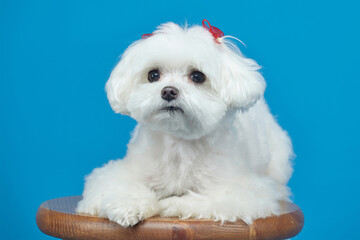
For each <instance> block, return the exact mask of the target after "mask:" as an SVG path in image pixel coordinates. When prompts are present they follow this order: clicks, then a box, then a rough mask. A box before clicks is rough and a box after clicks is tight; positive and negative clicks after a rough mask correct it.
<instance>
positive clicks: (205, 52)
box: [106, 23, 265, 139]
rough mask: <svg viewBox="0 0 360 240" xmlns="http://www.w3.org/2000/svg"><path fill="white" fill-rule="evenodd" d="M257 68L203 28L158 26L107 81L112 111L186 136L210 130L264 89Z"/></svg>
mask: <svg viewBox="0 0 360 240" xmlns="http://www.w3.org/2000/svg"><path fill="white" fill-rule="evenodd" d="M259 68H260V67H259V66H258V65H257V63H256V62H255V61H253V60H251V59H248V58H245V57H244V56H242V55H241V53H240V52H235V51H233V50H232V49H231V48H230V47H229V46H228V45H227V44H225V42H220V44H219V43H218V42H216V41H214V37H213V35H212V34H211V33H210V32H209V31H208V30H206V29H205V28H203V27H200V26H194V27H191V28H188V27H184V28H182V27H180V26H179V25H176V24H174V23H166V24H163V25H161V26H160V27H159V28H158V29H157V30H156V31H155V32H154V33H153V34H152V36H151V37H148V38H145V39H141V40H139V41H137V42H135V43H134V44H132V45H131V46H130V47H129V48H128V49H127V50H126V51H125V53H124V54H123V56H122V58H121V60H120V62H119V63H118V65H117V66H116V67H115V69H114V70H113V72H112V73H111V76H110V78H109V80H108V82H107V83H106V91H107V95H108V98H109V101H110V104H111V107H112V108H113V110H114V111H115V112H117V113H122V114H127V115H130V116H131V117H133V118H134V119H135V120H137V121H138V122H140V123H142V124H146V125H148V126H150V127H151V128H153V129H155V130H159V131H165V132H168V133H170V134H173V135H175V136H177V137H181V138H185V139H196V138H200V137H202V136H204V135H206V134H207V133H209V132H210V131H212V130H213V129H214V128H215V127H216V126H217V125H218V124H219V122H220V120H221V119H222V118H223V117H224V116H225V114H226V113H227V112H228V111H229V110H233V109H247V108H249V107H250V106H252V105H253V104H254V103H255V102H256V101H257V99H259V97H261V95H262V94H263V92H264V89H265V82H264V79H263V77H262V76H261V74H260V73H259V72H258V71H257V70H258V69H259Z"/></svg>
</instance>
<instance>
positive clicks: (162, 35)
mask: <svg viewBox="0 0 360 240" xmlns="http://www.w3.org/2000/svg"><path fill="white" fill-rule="evenodd" d="M219 41H220V42H221V43H220V44H218V43H216V42H215V41H214V38H213V36H212V35H211V33H210V32H208V31H207V30H206V29H204V28H202V27H200V26H193V27H187V26H185V27H180V26H179V25H176V24H174V23H166V24H163V25H161V26H160V27H159V28H158V30H157V31H155V32H154V35H153V36H151V37H149V38H146V39H141V40H139V41H137V42H135V43H134V44H132V45H131V46H130V47H129V48H128V49H127V50H126V51H125V53H124V54H123V56H122V58H121V60H120V62H119V63H118V65H117V66H116V67H115V69H114V70H113V72H112V74H111V76H110V78H109V80H108V82H107V84H106V90H107V94H108V98H109V101H110V104H111V106H112V108H113V109H114V111H115V112H117V113H122V114H127V115H130V116H131V117H133V118H134V119H136V120H137V121H138V123H139V124H138V126H137V127H136V129H135V131H134V133H133V137H132V139H131V141H130V143H129V144H128V151H127V155H126V157H125V158H124V159H122V160H116V161H110V162H109V163H108V164H106V165H104V166H103V167H101V168H97V169H95V170H94V171H93V172H92V173H91V174H90V175H89V176H87V178H86V184H85V190H84V193H83V200H82V201H81V202H80V203H79V205H78V208H77V211H78V212H81V213H87V214H91V215H98V216H102V217H107V218H109V219H110V220H111V221H115V222H117V223H118V224H120V225H121V226H124V227H128V226H133V225H135V224H136V223H138V222H139V221H142V220H144V219H146V218H149V217H151V216H155V215H161V216H174V217H181V218H190V217H193V218H207V219H214V220H216V221H235V220H237V219H242V220H244V221H245V222H247V223H251V222H252V221H253V220H254V219H256V218H261V217H266V216H269V215H272V214H278V213H279V212H280V205H279V201H280V200H288V197H289V194H290V191H289V189H288V188H287V186H286V184H287V182H288V180H289V178H290V176H291V174H292V166H291V163H290V160H289V159H290V158H291V156H292V154H293V153H292V146H291V141H290V139H289V137H288V135H287V133H286V132H285V131H284V130H282V129H281V127H280V126H279V125H278V124H277V122H276V120H275V119H274V117H273V116H272V115H271V113H270V111H269V109H268V107H267V104H266V102H265V100H264V98H263V93H264V90H265V81H264V79H263V77H262V76H261V74H260V73H259V72H258V70H259V68H260V67H259V66H258V64H257V63H256V62H255V61H253V60H251V59H248V58H246V57H244V56H243V55H242V54H241V53H240V51H239V50H238V49H234V47H233V45H231V44H230V43H229V42H227V40H226V37H223V38H222V39H219ZM152 69H159V71H160V72H161V77H160V79H159V81H156V82H151V83H150V82H149V81H148V72H149V71H150V70H152ZM193 70H197V71H201V72H202V73H204V74H205V76H206V80H205V82H204V83H201V84H197V83H194V82H192V81H191V79H190V77H189V74H190V73H191V71H193ZM166 86H173V87H176V88H177V89H179V96H178V97H177V98H176V99H175V100H173V101H165V100H164V99H162V98H161V94H160V93H161V90H162V89H163V88H164V87H166ZM167 106H173V107H179V108H181V109H182V110H183V111H182V112H181V111H163V110H162V109H163V108H164V107H167Z"/></svg>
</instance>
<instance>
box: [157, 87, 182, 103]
mask: <svg viewBox="0 0 360 240" xmlns="http://www.w3.org/2000/svg"><path fill="white" fill-rule="evenodd" d="M178 95H179V90H178V89H177V88H176V87H170V86H167V87H164V88H163V89H162V90H161V97H162V99H164V100H166V101H169V102H170V101H171V100H174V99H175V98H177V96H178Z"/></svg>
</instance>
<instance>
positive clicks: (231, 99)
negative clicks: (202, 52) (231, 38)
mask: <svg viewBox="0 0 360 240" xmlns="http://www.w3.org/2000/svg"><path fill="white" fill-rule="evenodd" d="M222 50H224V51H223V52H222V53H223V54H221V55H222V57H223V59H222V73H221V83H220V84H221V93H220V94H221V96H222V97H223V99H224V100H225V102H226V103H227V104H228V106H229V107H230V108H241V109H248V108H249V107H251V106H252V105H253V104H255V103H256V101H257V100H258V99H259V98H260V97H261V96H262V95H263V94H264V91H265V87H266V84H265V80H264V78H263V76H262V75H261V74H260V73H259V72H258V70H259V69H260V66H259V65H258V64H257V63H256V62H255V61H254V60H252V59H249V58H246V57H244V56H242V54H241V53H240V52H239V53H236V52H234V51H232V50H231V49H230V48H229V47H227V46H224V48H223V49H222Z"/></svg>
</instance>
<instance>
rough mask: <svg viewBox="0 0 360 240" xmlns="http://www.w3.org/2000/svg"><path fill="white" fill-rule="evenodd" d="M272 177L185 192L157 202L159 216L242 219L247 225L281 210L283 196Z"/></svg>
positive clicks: (216, 219) (221, 219) (223, 219)
mask: <svg viewBox="0 0 360 240" xmlns="http://www.w3.org/2000/svg"><path fill="white" fill-rule="evenodd" d="M277 188H278V187H277V186H275V184H274V183H273V181H272V180H271V179H265V180H264V179H256V180H255V181H250V182H249V179H248V180H246V182H245V181H243V182H239V183H238V185H232V186H231V185H230V184H229V185H227V186H226V185H223V187H220V186H218V187H214V188H213V190H211V191H209V190H208V191H205V192H204V193H201V194H199V193H194V192H188V193H187V194H185V195H183V196H181V197H177V196H174V197H170V198H166V199H163V200H161V201H160V208H161V212H160V215H161V216H168V217H170V216H173V217H181V218H190V217H193V218H205V219H213V220H215V221H222V222H224V221H230V222H233V221H236V220H237V219H242V220H244V221H245V222H246V223H248V224H250V223H252V221H253V220H254V219H256V218H261V217H267V216H270V215H272V214H275V215H276V214H279V213H280V204H279V202H278V201H279V200H283V199H284V198H285V197H284V196H283V194H282V193H281V191H280V192H278V191H277Z"/></svg>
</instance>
